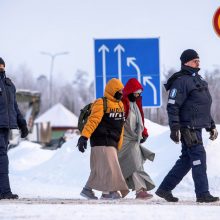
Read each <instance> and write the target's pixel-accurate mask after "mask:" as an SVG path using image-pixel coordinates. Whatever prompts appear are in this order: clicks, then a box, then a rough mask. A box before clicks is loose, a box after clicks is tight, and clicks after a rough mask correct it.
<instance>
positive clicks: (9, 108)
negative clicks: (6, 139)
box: [0, 72, 26, 129]
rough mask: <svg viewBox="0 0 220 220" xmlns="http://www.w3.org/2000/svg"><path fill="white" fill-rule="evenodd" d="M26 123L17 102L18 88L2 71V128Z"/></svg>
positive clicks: (0, 78)
mask: <svg viewBox="0 0 220 220" xmlns="http://www.w3.org/2000/svg"><path fill="white" fill-rule="evenodd" d="M24 125H26V121H25V119H24V118H23V116H22V114H21V112H20V111H19V109H18V105H17V102H16V89H15V86H14V84H13V83H12V82H11V80H10V79H9V78H6V76H5V73H2V72H1V73H0V128H9V129H14V128H18V127H19V128H21V127H22V126H24Z"/></svg>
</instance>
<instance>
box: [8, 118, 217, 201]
mask: <svg viewBox="0 0 220 220" xmlns="http://www.w3.org/2000/svg"><path fill="white" fill-rule="evenodd" d="M146 125H147V127H148V130H149V133H150V137H149V138H148V140H147V141H146V142H145V143H144V146H145V147H147V148H148V149H150V150H151V151H153V152H155V153H156V157H155V160H154V162H153V163H152V162H149V161H147V162H146V163H145V169H146V171H147V172H148V173H149V175H150V176H151V177H152V179H153V180H154V181H155V183H156V185H157V186H158V185H159V184H160V182H161V180H162V179H163V177H164V176H165V174H166V173H167V172H168V171H169V170H170V168H171V167H172V166H173V165H174V163H175V161H176V159H177V158H178V156H179V154H180V150H181V146H180V145H176V144H175V143H173V142H172V141H171V140H170V139H169V128H168V127H164V126H161V125H158V124H155V123H153V122H151V121H149V120H146ZM217 128H218V130H220V126H218V127H217ZM77 140H78V136H75V137H74V138H73V139H72V140H70V141H68V142H66V143H65V144H64V145H63V146H62V148H60V149H58V150H56V151H50V150H42V149H41V146H40V145H38V144H34V143H31V142H27V141H24V142H22V143H21V144H20V145H19V146H18V147H16V148H15V149H12V150H10V151H9V159H10V180H11V187H12V190H13V192H16V193H18V194H19V195H20V197H27V198H36V197H42V198H80V195H79V193H80V191H81V188H82V187H83V186H84V184H85V183H86V181H87V178H88V175H89V155H90V147H89V146H88V149H87V151H86V152H85V153H84V154H82V153H81V152H79V151H78V149H77V148H76V143H77ZM204 145H205V146H206V151H207V165H208V170H207V172H208V177H209V183H210V191H211V192H212V193H213V194H216V195H220V160H219V158H220V138H218V139H217V140H216V141H214V142H212V141H210V140H209V139H208V134H207V133H205V132H204ZM153 191H154V190H153ZM174 194H175V195H178V196H181V197H182V198H184V197H188V198H189V197H191V198H193V197H194V186H193V182H192V178H191V172H190V173H189V174H188V175H187V176H186V177H185V178H184V180H183V181H182V182H181V183H180V184H179V186H178V187H177V188H176V189H175V190H174ZM97 195H100V194H99V192H97ZM129 197H130V198H133V197H134V193H132V192H131V193H130V194H129V196H128V198H129ZM155 197H156V196H155Z"/></svg>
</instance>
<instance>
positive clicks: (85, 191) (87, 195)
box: [80, 187, 98, 199]
mask: <svg viewBox="0 0 220 220" xmlns="http://www.w3.org/2000/svg"><path fill="white" fill-rule="evenodd" d="M80 195H81V196H83V197H85V198H87V199H98V197H96V196H95V193H94V192H93V191H92V190H91V189H87V188H85V187H84V188H83V190H82V192H81V193H80Z"/></svg>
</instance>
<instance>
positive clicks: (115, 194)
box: [110, 191, 121, 199]
mask: <svg viewBox="0 0 220 220" xmlns="http://www.w3.org/2000/svg"><path fill="white" fill-rule="evenodd" d="M110 194H111V196H112V199H121V195H120V193H119V192H117V191H115V192H110Z"/></svg>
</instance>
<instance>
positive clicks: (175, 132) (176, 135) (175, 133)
mask: <svg viewBox="0 0 220 220" xmlns="http://www.w3.org/2000/svg"><path fill="white" fill-rule="evenodd" d="M170 138H171V140H173V141H174V142H175V143H176V144H178V143H179V142H180V129H179V126H174V127H172V128H171V133H170Z"/></svg>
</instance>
